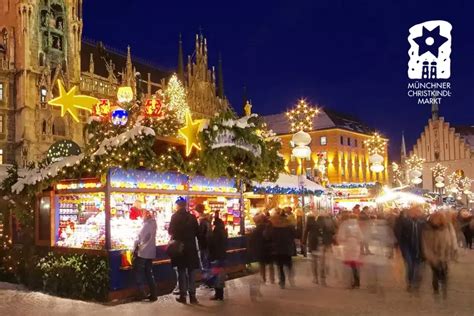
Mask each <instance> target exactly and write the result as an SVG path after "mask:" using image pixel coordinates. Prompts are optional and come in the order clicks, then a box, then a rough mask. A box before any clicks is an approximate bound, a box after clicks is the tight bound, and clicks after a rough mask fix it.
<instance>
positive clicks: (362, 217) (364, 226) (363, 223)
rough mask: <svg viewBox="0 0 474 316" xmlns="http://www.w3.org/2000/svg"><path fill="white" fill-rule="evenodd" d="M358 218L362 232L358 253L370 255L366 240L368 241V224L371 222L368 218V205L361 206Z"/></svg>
mask: <svg viewBox="0 0 474 316" xmlns="http://www.w3.org/2000/svg"><path fill="white" fill-rule="evenodd" d="M358 218H359V226H360V230H361V232H362V242H361V244H360V253H361V255H363V256H366V255H370V254H371V252H370V249H369V242H368V241H369V233H370V226H371V224H372V220H371V218H370V214H369V207H368V206H364V207H363V208H362V211H360V214H359V216H358Z"/></svg>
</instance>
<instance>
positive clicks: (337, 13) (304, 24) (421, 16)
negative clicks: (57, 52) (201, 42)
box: [83, 0, 474, 159]
mask: <svg viewBox="0 0 474 316" xmlns="http://www.w3.org/2000/svg"><path fill="white" fill-rule="evenodd" d="M84 2H85V3H84V33H83V34H84V36H85V37H86V38H89V39H94V40H101V41H103V42H104V43H105V44H108V45H110V46H112V47H115V48H118V49H122V50H125V48H126V46H127V45H128V44H130V45H131V47H132V55H133V56H138V57H141V58H143V59H146V60H150V61H152V62H154V63H156V64H158V65H161V66H162V68H165V69H171V70H172V69H176V63H177V42H178V35H179V33H181V34H182V36H183V45H184V51H185V56H186V55H188V54H192V52H193V49H194V37H195V34H196V33H197V32H199V30H200V29H202V32H203V34H204V35H205V36H206V37H207V39H208V47H209V55H210V56H209V58H210V64H211V65H217V56H218V52H221V54H222V58H223V65H224V84H225V93H226V95H227V97H228V98H229V100H230V102H231V103H232V105H233V106H234V107H235V108H236V109H237V110H238V111H239V112H241V111H242V110H241V103H242V94H243V86H244V85H245V86H246V87H247V91H248V96H249V98H250V99H251V100H252V103H253V106H254V107H253V110H254V111H255V112H258V113H260V114H272V113H278V112H279V111H284V110H286V109H288V108H290V107H292V106H293V105H294V104H295V103H296V101H297V100H298V99H299V98H300V97H306V98H307V99H308V100H309V101H310V102H311V103H312V104H314V105H317V106H319V107H323V108H324V107H327V108H331V109H334V110H337V111H340V112H344V113H348V114H351V115H354V116H356V117H358V118H359V119H361V120H362V121H364V122H366V123H367V124H368V125H370V126H373V127H375V128H376V129H377V130H379V131H380V132H381V133H382V134H384V135H386V136H388V137H389V138H390V143H389V145H390V154H391V157H392V159H398V156H399V148H400V138H401V131H402V130H404V131H405V137H406V140H407V146H408V150H410V149H411V148H412V145H413V144H414V142H415V141H416V139H417V137H418V136H419V134H420V133H421V131H422V130H423V128H424V126H425V124H426V123H427V120H428V118H429V117H430V115H431V113H430V106H429V105H418V104H417V103H416V100H415V99H410V98H408V96H407V83H408V81H409V80H408V77H407V63H408V49H409V44H408V41H407V37H408V30H409V28H410V27H411V26H412V25H414V24H418V23H421V22H424V21H427V20H438V19H439V20H446V21H448V22H450V23H451V24H452V25H453V31H452V38H453V41H452V42H453V44H452V54H451V70H452V75H451V79H450V82H451V83H452V86H453V88H452V93H453V96H452V97H451V98H449V99H444V100H443V103H442V104H441V106H440V114H441V115H442V116H444V117H445V118H446V120H447V121H448V122H450V123H451V124H453V125H472V124H474V111H473V102H472V100H473V99H474V23H473V20H472V12H474V3H473V1H447V0H444V1H434V0H432V1H395V0H393V1H382V0H372V1H338V0H327V1H317V0H308V1H298V0H292V1H256V0H253V1H246V0H241V1H225V0H220V1H156V0H140V1H130V0H101V1H93V0H86V1H84ZM415 2H416V3H415ZM133 56H132V57H133Z"/></svg>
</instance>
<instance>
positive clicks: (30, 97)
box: [0, 0, 228, 167]
mask: <svg viewBox="0 0 474 316" xmlns="http://www.w3.org/2000/svg"><path fill="white" fill-rule="evenodd" d="M82 2H83V1H82V0H1V1H0V165H2V164H11V163H13V162H17V163H18V164H19V165H20V166H21V167H22V166H26V165H27V164H28V163H30V162H35V161H39V160H41V159H43V158H44V155H45V153H46V152H47V150H48V149H49V147H50V146H51V145H52V144H53V143H54V142H56V141H59V140H63V139H69V140H72V141H74V142H76V143H77V144H78V145H79V146H83V145H84V141H85V138H84V135H83V127H84V124H85V122H86V120H87V113H86V112H82V113H81V117H80V120H81V122H80V123H76V122H74V121H73V120H72V119H71V118H70V116H68V115H66V116H64V117H61V116H60V110H59V108H57V107H51V106H49V105H48V104H47V102H48V100H50V99H51V98H52V97H53V96H56V95H57V84H56V83H57V80H58V79H60V80H62V81H63V82H64V85H65V88H66V89H70V88H72V87H73V86H78V87H79V90H80V91H81V93H83V94H88V95H92V96H95V97H98V98H114V97H115V95H116V91H117V88H118V87H119V86H121V85H124V84H126V85H130V86H132V87H133V89H134V90H135V91H134V92H135V93H137V94H138V95H139V96H140V97H147V96H150V95H152V94H154V93H156V91H157V90H158V89H163V88H165V86H166V79H168V78H169V77H170V76H171V74H172V71H167V70H163V69H162V68H161V67H157V66H155V65H153V64H152V63H149V62H145V61H141V60H139V59H134V60H133V61H132V57H131V52H130V48H128V50H127V51H126V52H120V51H117V50H114V49H111V48H110V47H106V46H105V45H103V44H102V43H101V42H91V41H85V40H83V39H82V29H83V23H84V22H83V18H82ZM179 50H180V52H179V58H180V61H179V62H178V73H179V74H180V77H181V79H182V81H183V82H184V83H185V86H186V88H187V90H188V103H189V106H190V108H191V111H192V112H194V114H195V116H196V117H210V116H211V115H213V114H214V113H215V112H216V111H221V110H223V109H225V108H227V107H228V102H227V100H226V99H225V97H224V96H223V94H220V92H219V91H218V90H219V89H218V87H216V75H215V71H214V70H212V71H211V70H209V69H208V55H207V44H206V40H205V39H204V38H203V36H198V37H197V38H196V50H195V52H194V54H193V56H192V58H191V57H189V59H188V66H187V69H186V70H185V69H183V67H182V65H183V63H182V48H181V41H180V46H179ZM180 65H181V66H180ZM137 74H139V75H137ZM221 78H222V76H221ZM219 86H220V85H219Z"/></svg>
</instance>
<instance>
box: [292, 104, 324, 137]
mask: <svg viewBox="0 0 474 316" xmlns="http://www.w3.org/2000/svg"><path fill="white" fill-rule="evenodd" d="M318 112H319V110H318V109H316V108H314V107H312V106H309V105H308V103H306V100H305V99H301V100H300V101H299V102H298V104H297V105H296V107H295V108H293V109H292V110H289V111H288V112H286V116H287V117H288V120H289V121H290V124H291V132H292V133H294V132H298V131H312V130H313V119H314V117H315V116H316V114H318Z"/></svg>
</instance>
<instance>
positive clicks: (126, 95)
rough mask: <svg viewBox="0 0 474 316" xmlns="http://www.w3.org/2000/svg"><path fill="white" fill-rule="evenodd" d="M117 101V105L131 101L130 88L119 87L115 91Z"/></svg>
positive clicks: (131, 93) (131, 92) (131, 91)
mask: <svg viewBox="0 0 474 316" xmlns="http://www.w3.org/2000/svg"><path fill="white" fill-rule="evenodd" d="M117 100H118V102H119V103H127V102H131V101H132V100H133V90H132V87H119V88H118V90H117Z"/></svg>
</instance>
